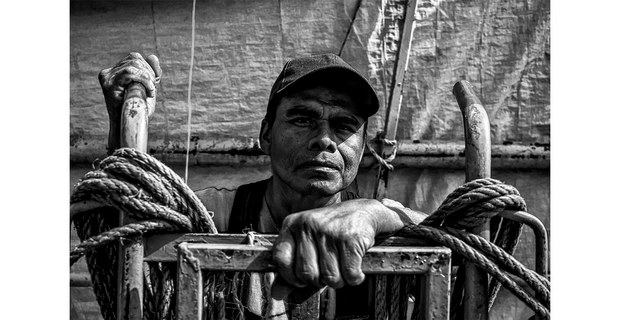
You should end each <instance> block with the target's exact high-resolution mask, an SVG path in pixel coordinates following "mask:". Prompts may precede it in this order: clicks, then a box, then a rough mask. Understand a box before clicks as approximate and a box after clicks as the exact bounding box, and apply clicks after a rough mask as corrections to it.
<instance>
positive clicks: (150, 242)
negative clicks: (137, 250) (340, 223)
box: [144, 233, 433, 262]
mask: <svg viewBox="0 0 620 320" xmlns="http://www.w3.org/2000/svg"><path fill="white" fill-rule="evenodd" d="M277 237H278V236H277V235H273V234H271V235H270V234H264V235H261V234H256V235H254V244H269V243H273V242H274V241H275V240H276V238H277ZM246 241H247V237H246V236H245V235H243V234H226V233H219V234H204V233H172V234H160V235H150V236H147V237H146V238H145V245H144V255H145V257H144V261H146V262H174V261H176V259H177V246H178V244H180V243H182V242H192V243H220V244H244V243H246ZM431 245H433V244H432V243H430V242H429V241H427V240H423V239H415V238H403V237H390V238H388V239H385V240H383V241H380V242H379V241H378V242H377V244H376V246H431Z"/></svg>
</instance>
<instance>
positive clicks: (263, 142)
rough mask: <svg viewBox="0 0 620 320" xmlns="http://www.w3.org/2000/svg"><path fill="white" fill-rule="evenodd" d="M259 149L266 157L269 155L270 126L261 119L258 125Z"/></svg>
mask: <svg viewBox="0 0 620 320" xmlns="http://www.w3.org/2000/svg"><path fill="white" fill-rule="evenodd" d="M259 140H260V148H261V150H263V152H264V153H265V154H267V155H271V125H270V124H269V123H268V122H267V120H265V119H263V121H262V122H261V123H260V135H259Z"/></svg>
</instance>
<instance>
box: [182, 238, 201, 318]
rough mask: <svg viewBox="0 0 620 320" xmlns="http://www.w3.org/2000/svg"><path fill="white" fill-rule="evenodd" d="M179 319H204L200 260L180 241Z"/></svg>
mask: <svg viewBox="0 0 620 320" xmlns="http://www.w3.org/2000/svg"><path fill="white" fill-rule="evenodd" d="M177 286H178V287H177V319H178V320H200V319H202V296H203V294H202V286H203V284H202V272H201V267H200V262H199V261H198V259H196V258H194V257H193V255H192V253H191V251H190V250H189V249H187V243H185V242H183V243H180V244H179V246H178V250H177Z"/></svg>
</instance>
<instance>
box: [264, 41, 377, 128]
mask: <svg viewBox="0 0 620 320" xmlns="http://www.w3.org/2000/svg"><path fill="white" fill-rule="evenodd" d="M322 82H325V83H340V84H341V83H343V82H348V83H350V84H349V86H350V87H351V88H350V89H349V93H351V94H352V95H354V98H356V100H357V101H359V103H357V104H356V105H357V106H358V107H359V110H360V113H361V114H362V115H364V116H366V117H370V116H372V115H373V114H375V113H376V112H377V110H379V98H377V93H376V92H375V90H374V89H373V87H372V86H371V85H370V83H368V80H366V78H365V77H364V76H362V75H361V74H360V73H359V72H358V71H357V70H355V69H354V68H353V67H352V66H351V65H349V64H348V63H347V62H345V61H344V60H342V58H340V57H339V56H337V55H335V54H332V53H328V54H321V55H313V56H307V57H301V58H296V59H292V60H289V61H288V62H287V63H286V64H285V65H284V68H283V69H282V72H280V75H279V76H278V78H277V79H276V81H275V82H274V84H273V86H272V87H271V93H270V95H269V103H268V105H267V116H266V117H268V116H269V115H270V114H272V113H275V108H276V107H277V103H276V102H277V101H278V100H279V99H280V98H281V97H283V96H286V94H289V93H291V92H295V91H296V90H298V89H300V88H304V85H308V84H310V83H311V84H314V85H320V84H321V83H322Z"/></svg>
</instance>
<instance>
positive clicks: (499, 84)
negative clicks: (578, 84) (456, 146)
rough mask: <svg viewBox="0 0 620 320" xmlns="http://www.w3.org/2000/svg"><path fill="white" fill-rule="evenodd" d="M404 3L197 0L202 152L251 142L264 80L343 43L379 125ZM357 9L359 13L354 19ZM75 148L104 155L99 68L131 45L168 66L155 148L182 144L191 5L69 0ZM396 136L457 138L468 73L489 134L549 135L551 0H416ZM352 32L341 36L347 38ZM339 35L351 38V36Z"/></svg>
mask: <svg viewBox="0 0 620 320" xmlns="http://www.w3.org/2000/svg"><path fill="white" fill-rule="evenodd" d="M404 3H405V1H402V0H399V1H385V0H384V1H361V3H359V11H357V13H356V12H355V9H356V8H357V6H358V1H357V0H344V1H343V0H339V1H336V0H331V1H302V0H291V1H275V0H270V1H265V0H263V1H198V3H197V5H196V48H195V54H196V57H195V61H194V62H195V64H194V73H193V86H192V93H193V94H192V105H193V113H192V115H193V116H192V126H191V129H192V135H193V136H195V137H196V139H194V141H196V147H197V148H198V149H199V150H208V149H209V148H211V147H213V146H214V145H218V146H220V147H222V146H223V148H239V147H249V146H252V145H254V144H255V140H253V139H255V138H256V137H257V136H258V129H259V124H260V120H261V119H262V117H263V115H264V110H265V108H266V102H267V98H268V94H269V89H270V87H271V85H272V83H273V81H274V79H275V78H276V76H277V74H278V73H279V72H280V70H281V68H282V66H283V64H284V62H285V61H286V60H287V59H289V58H292V57H294V56H299V55H306V54H314V53H321V52H335V53H337V52H339V51H340V49H341V47H342V48H343V52H342V56H343V57H344V58H345V59H346V60H348V61H349V62H351V63H352V64H353V65H354V66H355V67H356V68H359V69H360V70H361V71H362V72H363V73H366V74H367V75H368V76H369V78H370V79H371V82H372V84H373V85H374V87H375V89H376V90H377V92H378V93H379V95H380V99H381V101H382V106H381V109H380V111H379V113H378V114H377V115H376V116H374V117H373V118H372V119H371V120H370V124H371V125H370V132H369V133H370V135H371V136H372V135H374V133H375V132H376V131H377V130H380V129H381V128H382V127H383V121H384V114H385V107H386V106H385V101H387V97H388V95H389V94H388V92H389V87H390V85H391V74H392V70H393V67H394V56H395V52H396V50H397V48H398V39H399V37H400V29H399V28H398V27H397V28H394V27H393V26H399V21H400V20H399V19H401V18H402V17H401V16H400V14H401V12H402V9H403V8H404ZM354 16H355V20H354V21H353V24H352V26H351V28H350V33H349V34H348V36H347V31H348V30H349V26H350V24H351V20H352V19H353V17H354ZM70 17H71V42H70V45H71V49H70V54H71V56H70V62H71V72H70V75H71V141H70V142H71V146H72V148H71V155H72V159H75V158H76V157H77V156H79V155H80V154H81V155H84V154H90V155H93V154H94V155H96V156H99V155H102V154H105V140H106V138H107V128H108V125H107V121H108V120H107V115H106V111H105V107H104V103H103V98H102V95H101V90H100V88H99V85H98V83H97V73H98V71H99V70H100V69H102V68H104V67H109V66H111V65H113V64H114V63H116V62H117V61H118V60H120V59H121V58H122V57H123V56H124V55H126V54H127V53H128V52H131V51H138V52H142V53H144V54H145V55H146V54H152V53H153V54H156V55H158V56H159V58H160V60H161V63H162V68H163V70H164V77H163V79H162V82H161V90H160V91H159V99H158V104H157V110H156V112H155V114H154V116H153V117H152V119H151V124H150V130H149V135H150V142H149V146H150V147H151V148H152V149H154V150H160V151H164V150H167V151H174V150H182V149H185V139H186V138H185V135H186V130H187V126H186V125H187V124H186V122H187V102H186V101H187V97H186V95H187V82H188V74H189V57H190V44H191V2H177V1H175V2H172V1H153V2H146V1H138V2H90V1H89V2H81V1H77V2H76V1H74V2H71V16H70ZM416 20H417V21H416V29H415V31H414V37H413V44H412V49H411V56H410V60H409V72H408V74H407V76H406V78H405V83H404V86H405V87H404V90H403V94H404V97H403V106H402V108H401V116H400V121H399V128H398V134H397V137H398V139H400V140H431V141H451V142H462V141H463V140H462V139H463V129H462V125H461V122H462V120H461V115H460V112H459V110H458V107H457V105H456V102H455V100H454V98H453V97H452V94H451V89H452V86H453V85H454V83H455V82H456V81H458V80H460V79H467V80H469V81H470V82H471V83H472V84H473V85H474V87H476V88H477V89H478V91H479V96H480V98H481V100H482V102H483V104H484V105H485V107H486V108H487V111H488V114H489V117H490V118H491V126H492V130H493V136H492V139H493V143H496V144H499V143H503V142H505V141H511V142H513V143H522V144H529V143H548V142H549V112H550V107H549V82H550V78H549V61H550V52H549V50H550V49H549V1H548V0H542V1H524V0H519V1H517V0H515V1H497V0H494V1H429V0H419V1H418V7H417V12H416ZM345 39H346V41H345ZM343 42H344V46H343Z"/></svg>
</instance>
